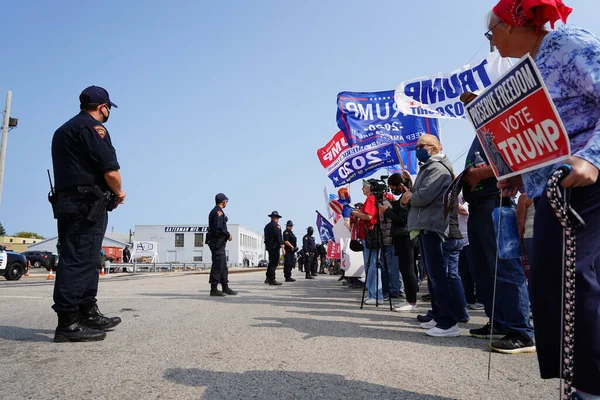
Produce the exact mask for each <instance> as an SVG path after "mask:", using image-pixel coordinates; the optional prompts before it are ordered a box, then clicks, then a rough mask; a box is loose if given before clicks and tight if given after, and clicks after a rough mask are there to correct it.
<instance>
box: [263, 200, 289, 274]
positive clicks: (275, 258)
mask: <svg viewBox="0 0 600 400" xmlns="http://www.w3.org/2000/svg"><path fill="white" fill-rule="evenodd" d="M268 216H269V217H270V218H271V222H269V223H268V224H267V225H265V248H266V250H267V252H268V253H269V266H268V267H267V279H266V280H265V283H268V284H269V285H281V282H277V280H276V279H275V270H276V269H277V265H278V264H279V249H281V250H283V255H284V257H285V248H284V244H283V237H282V235H281V226H279V218H281V215H279V213H278V212H277V211H273V212H272V213H271V214H269V215H268Z"/></svg>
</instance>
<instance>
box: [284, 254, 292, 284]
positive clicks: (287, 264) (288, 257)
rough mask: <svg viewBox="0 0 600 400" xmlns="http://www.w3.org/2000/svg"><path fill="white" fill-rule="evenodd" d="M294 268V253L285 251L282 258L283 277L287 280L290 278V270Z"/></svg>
mask: <svg viewBox="0 0 600 400" xmlns="http://www.w3.org/2000/svg"><path fill="white" fill-rule="evenodd" d="M293 267H294V252H293V251H286V253H285V256H284V258H283V276H284V277H285V278H286V279H287V278H291V277H292V268H293Z"/></svg>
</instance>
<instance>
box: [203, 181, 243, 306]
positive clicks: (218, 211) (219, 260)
mask: <svg viewBox="0 0 600 400" xmlns="http://www.w3.org/2000/svg"><path fill="white" fill-rule="evenodd" d="M228 202H229V199H228V198H227V196H225V195H224V194H223V193H217V195H216V196H215V207H214V208H213V209H212V210H211V211H210V213H209V214H208V235H207V236H206V243H207V244H208V247H209V248H210V252H211V254H212V267H211V269H210V277H209V279H208V282H209V283H210V295H211V296H218V297H223V296H225V295H226V294H228V295H230V296H235V295H236V294H237V292H236V291H235V290H232V289H231V288H230V287H229V279H228V275H229V274H228V270H227V256H226V254H225V246H226V245H227V242H228V241H231V239H232V237H231V234H230V233H229V231H228V230H227V221H228V218H227V215H225V213H224V212H223V209H224V208H225V207H227V203H228ZM219 284H221V288H222V289H223V291H221V290H219V288H218V286H219Z"/></svg>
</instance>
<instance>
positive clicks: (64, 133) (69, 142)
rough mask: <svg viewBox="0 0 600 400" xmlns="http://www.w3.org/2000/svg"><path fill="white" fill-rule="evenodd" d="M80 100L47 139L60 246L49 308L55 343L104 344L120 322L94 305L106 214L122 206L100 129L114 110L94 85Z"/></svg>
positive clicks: (113, 159) (112, 156)
mask: <svg viewBox="0 0 600 400" xmlns="http://www.w3.org/2000/svg"><path fill="white" fill-rule="evenodd" d="M79 101H80V109H81V112H80V113H79V114H78V115H76V116H75V117H73V118H71V119H70V120H69V121H67V122H66V123H65V124H64V125H63V126H61V127H60V128H58V129H57V130H56V132H55V133H54V137H53V138H52V165H53V169H54V177H55V180H56V187H55V194H54V195H52V196H50V198H49V200H50V202H51V203H52V207H53V211H54V216H55V218H56V219H57V225H58V238H59V241H60V243H61V252H60V267H59V268H58V269H57V271H56V281H55V283H54V306H53V307H52V308H53V309H54V311H56V313H57V314H58V326H57V328H56V331H55V335H54V341H55V342H85V341H97V340H103V339H104V338H105V337H106V333H105V330H107V329H111V328H114V327H115V326H116V325H118V324H119V323H121V318H119V317H113V318H107V317H105V316H104V315H102V314H101V313H100V311H99V310H98V306H97V305H96V295H97V293H98V279H99V270H98V254H100V250H101V248H102V240H103V238H104V233H105V232H106V225H107V223H108V213H107V211H108V210H112V208H114V207H116V206H117V204H122V203H123V202H124V201H125V192H124V191H123V189H122V188H121V175H120V173H119V169H120V166H119V163H118V162H117V155H116V152H115V149H114V147H113V145H112V142H111V139H110V135H109V133H108V130H107V129H106V127H105V126H104V125H103V124H104V123H105V122H106V121H108V118H109V116H110V111H111V109H112V108H113V107H114V108H117V106H116V104H114V103H113V102H112V101H110V98H109V96H108V92H107V91H106V90H105V89H103V88H101V87H98V86H90V87H88V88H86V89H84V90H83V92H82V93H81V95H80V96H79ZM111 192H112V194H111ZM109 195H111V196H112V198H109Z"/></svg>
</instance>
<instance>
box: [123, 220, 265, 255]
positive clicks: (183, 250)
mask: <svg viewBox="0 0 600 400" xmlns="http://www.w3.org/2000/svg"><path fill="white" fill-rule="evenodd" d="M227 229H229V232H230V233H231V236H232V240H231V242H227V247H226V256H227V264H229V265H244V262H246V263H247V264H249V265H258V262H259V261H260V260H262V259H264V258H265V245H264V240H263V236H262V235H260V234H258V233H256V232H253V231H251V230H250V229H248V228H246V227H244V226H242V225H236V224H228V225H227ZM207 233H208V225H207V224H197V225H136V226H135V233H134V239H133V241H134V243H133V248H132V252H131V253H132V258H138V257H137V256H136V254H145V255H148V253H147V252H145V250H146V249H152V250H151V251H153V252H154V254H155V256H154V262H161V263H164V262H167V263H169V262H173V263H175V262H179V263H186V262H196V263H205V264H210V263H211V252H210V249H209V247H208V245H206V244H205V241H206V234H207ZM136 250H137V253H136Z"/></svg>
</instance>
